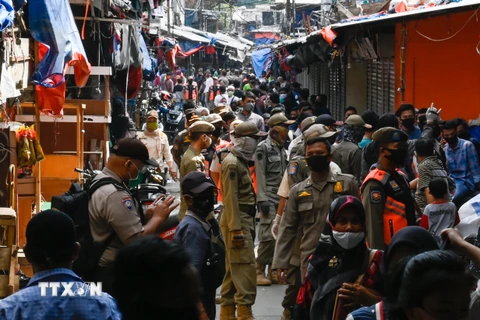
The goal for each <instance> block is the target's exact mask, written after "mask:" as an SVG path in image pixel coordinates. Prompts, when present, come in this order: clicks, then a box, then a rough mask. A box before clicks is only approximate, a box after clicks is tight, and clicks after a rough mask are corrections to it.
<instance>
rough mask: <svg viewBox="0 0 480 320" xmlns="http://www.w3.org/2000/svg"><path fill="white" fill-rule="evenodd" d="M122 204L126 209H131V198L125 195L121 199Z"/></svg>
mask: <svg viewBox="0 0 480 320" xmlns="http://www.w3.org/2000/svg"><path fill="white" fill-rule="evenodd" d="M122 204H123V206H124V207H125V208H127V210H128V211H131V210H132V209H133V200H132V199H131V198H130V197H125V198H123V199H122Z"/></svg>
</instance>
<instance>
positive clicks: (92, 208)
mask: <svg viewBox="0 0 480 320" xmlns="http://www.w3.org/2000/svg"><path fill="white" fill-rule="evenodd" d="M105 177H110V178H114V179H115V180H117V181H118V182H121V181H122V180H121V179H120V177H119V176H118V175H116V174H115V173H114V172H113V171H111V170H110V169H108V168H103V170H102V172H101V173H99V174H98V175H97V176H96V177H95V179H94V181H96V180H98V179H101V178H105ZM88 212H89V215H90V229H91V230H92V237H93V241H95V242H104V241H106V240H107V238H108V237H109V236H110V235H111V234H112V233H115V234H116V236H115V237H114V238H113V240H112V241H111V242H110V244H109V245H108V246H107V248H106V249H105V251H104V253H103V255H102V256H101V258H100V261H99V265H100V266H102V267H110V266H112V265H113V261H114V260H115V255H116V254H117V250H118V249H120V248H121V247H122V246H123V245H124V244H125V243H126V242H127V240H128V239H130V238H131V237H133V236H134V235H136V234H137V233H140V232H143V226H142V222H141V220H140V216H139V214H138V211H137V208H136V207H135V201H134V200H133V199H132V198H131V196H130V194H128V193H127V192H126V191H124V190H117V188H116V187H115V186H114V185H111V184H109V185H105V186H102V187H100V188H98V190H96V191H95V192H94V193H93V194H92V198H91V200H90V201H89V202H88Z"/></svg>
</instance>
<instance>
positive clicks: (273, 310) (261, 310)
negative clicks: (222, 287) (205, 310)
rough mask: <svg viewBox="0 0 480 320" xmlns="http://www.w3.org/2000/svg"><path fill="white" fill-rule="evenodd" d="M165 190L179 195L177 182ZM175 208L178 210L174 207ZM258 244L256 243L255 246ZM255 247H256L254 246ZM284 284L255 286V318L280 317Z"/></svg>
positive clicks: (171, 182)
mask: <svg viewBox="0 0 480 320" xmlns="http://www.w3.org/2000/svg"><path fill="white" fill-rule="evenodd" d="M166 189H167V191H168V192H169V193H170V194H172V195H174V196H176V197H179V196H180V186H179V183H178V182H173V181H171V180H170V181H168V183H167V186H166ZM175 210H178V208H177V209H175ZM257 245H258V244H256V246H257ZM255 249H256V248H255ZM286 288H287V286H285V285H272V286H270V287H257V300H256V302H255V305H254V306H253V314H254V316H255V318H256V319H257V320H262V319H280V317H281V315H282V311H283V308H282V305H281V302H282V299H283V296H284V294H285V289H286ZM219 314H220V306H218V305H217V319H218V318H219Z"/></svg>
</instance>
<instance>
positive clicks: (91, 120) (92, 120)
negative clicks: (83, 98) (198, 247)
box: [15, 114, 112, 124]
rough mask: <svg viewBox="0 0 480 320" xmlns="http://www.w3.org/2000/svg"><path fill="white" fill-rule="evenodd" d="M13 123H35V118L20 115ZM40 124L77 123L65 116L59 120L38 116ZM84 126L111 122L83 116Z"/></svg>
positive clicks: (108, 118) (108, 119)
mask: <svg viewBox="0 0 480 320" xmlns="http://www.w3.org/2000/svg"><path fill="white" fill-rule="evenodd" d="M15 121H18V122H35V121H36V117H35V115H33V114H22V115H16V116H15ZM40 122H63V123H77V116H71V115H66V116H63V117H61V118H54V117H49V116H45V115H40ZM83 122H84V124H89V123H110V122H112V118H111V117H107V116H91V115H84V116H83Z"/></svg>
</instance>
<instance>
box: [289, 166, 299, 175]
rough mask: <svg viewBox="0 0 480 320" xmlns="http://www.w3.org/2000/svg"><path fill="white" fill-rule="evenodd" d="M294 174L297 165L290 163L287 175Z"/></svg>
mask: <svg viewBox="0 0 480 320" xmlns="http://www.w3.org/2000/svg"><path fill="white" fill-rule="evenodd" d="M295 173H297V164H296V163H292V164H291V165H290V166H289V167H288V174H289V175H294V174H295Z"/></svg>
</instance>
